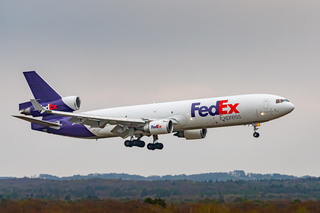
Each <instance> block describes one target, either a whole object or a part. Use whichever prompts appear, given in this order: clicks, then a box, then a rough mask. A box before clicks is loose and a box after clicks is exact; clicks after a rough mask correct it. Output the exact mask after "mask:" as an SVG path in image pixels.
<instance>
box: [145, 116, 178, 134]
mask: <svg viewBox="0 0 320 213" xmlns="http://www.w3.org/2000/svg"><path fill="white" fill-rule="evenodd" d="M144 131H145V132H148V133H151V134H152V135H158V134H168V133H171V132H172V131H173V123H172V121H171V120H157V121H152V122H150V123H148V124H146V125H145V126H144Z"/></svg>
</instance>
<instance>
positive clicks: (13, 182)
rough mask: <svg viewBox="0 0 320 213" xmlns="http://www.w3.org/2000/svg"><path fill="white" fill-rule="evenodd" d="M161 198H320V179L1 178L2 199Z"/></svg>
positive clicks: (230, 199)
mask: <svg viewBox="0 0 320 213" xmlns="http://www.w3.org/2000/svg"><path fill="white" fill-rule="evenodd" d="M147 197H151V198H157V197H158V198H164V199H166V200H170V201H173V202H174V201H184V202H193V201H197V200H203V199H205V198H208V199H210V200H214V199H215V200H218V199H220V200H224V201H226V202H233V201H234V200H236V199H249V200H255V199H258V200H261V201H266V200H292V199H300V200H302V201H306V200H318V199H320V178H302V179H294V180H272V179H271V180H257V181H243V180H238V181H233V180H228V181H213V180H209V181H201V182H199V181H198V182H197V181H196V182H195V181H191V180H174V181H172V180H167V181H134V180H120V179H117V180H106V179H98V178H96V179H89V180H70V181H57V180H44V179H30V178H21V179H6V180H0V200H1V199H7V200H8V199H28V198H31V199H46V200H56V199H60V200H77V199H87V198H94V199H110V198H112V199H121V200H136V199H145V198H147Z"/></svg>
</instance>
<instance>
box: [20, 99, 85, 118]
mask: <svg viewBox="0 0 320 213" xmlns="http://www.w3.org/2000/svg"><path fill="white" fill-rule="evenodd" d="M38 102H39V104H40V105H41V106H42V107H43V108H45V109H46V110H56V111H62V112H73V111H76V110H79V109H80V106H81V101H80V98H79V97H78V96H68V97H62V98H60V99H57V100H53V101H46V102H41V100H38ZM19 110H20V111H21V114H25V115H32V116H33V117H38V116H46V115H50V114H48V113H43V114H41V113H40V112H39V111H37V110H35V109H34V107H33V105H32V104H31V102H30V101H29V102H25V103H22V104H19Z"/></svg>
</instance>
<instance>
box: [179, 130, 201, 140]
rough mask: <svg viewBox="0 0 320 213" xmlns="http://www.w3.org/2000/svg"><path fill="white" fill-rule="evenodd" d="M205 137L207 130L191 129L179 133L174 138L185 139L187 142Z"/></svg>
mask: <svg viewBox="0 0 320 213" xmlns="http://www.w3.org/2000/svg"><path fill="white" fill-rule="evenodd" d="M206 135H207V129H192V130H184V131H179V132H177V133H176V134H174V136H177V137H179V138H185V139H187V140H195V139H202V138H205V137H206Z"/></svg>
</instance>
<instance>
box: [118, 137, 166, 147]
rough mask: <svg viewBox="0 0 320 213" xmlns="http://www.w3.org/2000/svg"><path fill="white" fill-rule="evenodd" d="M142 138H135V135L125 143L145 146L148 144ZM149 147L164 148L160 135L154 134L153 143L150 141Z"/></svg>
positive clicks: (128, 145) (129, 145) (130, 145)
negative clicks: (160, 141)
mask: <svg viewBox="0 0 320 213" xmlns="http://www.w3.org/2000/svg"><path fill="white" fill-rule="evenodd" d="M140 138H142V137H139V138H138V139H136V140H133V136H132V137H131V139H130V140H126V141H125V142H124V145H125V146H126V147H133V146H137V147H140V148H143V147H144V146H145V145H146V143H145V142H144V141H141V140H140ZM147 148H148V149H149V150H155V149H159V150H161V149H163V144H162V143H159V142H158V135H153V143H148V145H147Z"/></svg>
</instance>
